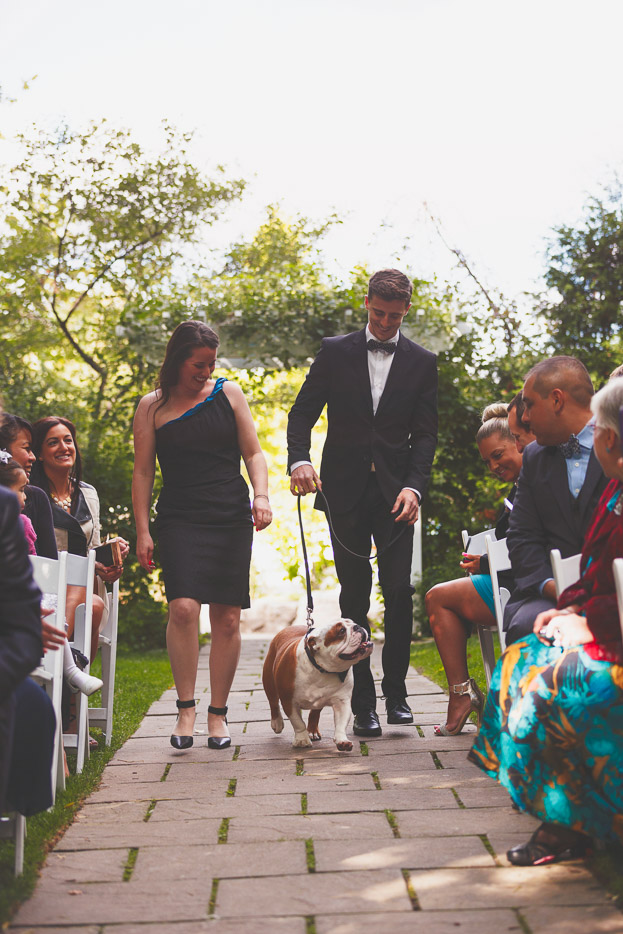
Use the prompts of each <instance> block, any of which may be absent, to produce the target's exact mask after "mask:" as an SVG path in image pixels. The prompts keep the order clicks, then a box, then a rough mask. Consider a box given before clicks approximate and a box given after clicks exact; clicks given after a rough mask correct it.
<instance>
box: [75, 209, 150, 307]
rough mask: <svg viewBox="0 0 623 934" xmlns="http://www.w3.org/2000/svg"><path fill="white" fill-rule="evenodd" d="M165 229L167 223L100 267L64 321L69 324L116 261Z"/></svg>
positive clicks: (125, 256)
mask: <svg viewBox="0 0 623 934" xmlns="http://www.w3.org/2000/svg"><path fill="white" fill-rule="evenodd" d="M165 230H166V225H165V226H164V227H163V228H162V229H161V230H157V231H156V232H155V233H154V234H152V235H151V236H149V237H146V238H145V239H144V240H140V241H139V242H138V243H135V244H134V246H131V247H128V249H127V250H126V251H125V252H124V253H120V254H119V255H118V256H113V258H112V259H111V260H110V261H109V262H108V263H106V265H105V266H103V267H102V268H101V269H100V271H99V272H98V274H97V275H96V276H95V278H94V279H92V280H91V282H90V283H89V285H88V286H87V287H86V289H85V290H84V292H82V294H81V295H79V296H78V298H77V299H76V301H75V302H74V303H73V305H72V306H71V308H70V309H69V311H68V312H67V314H66V315H65V318H64V323H65V324H67V322H68V321H69V319H70V318H71V316H72V315H73V313H74V312H75V311H77V309H78V308H79V307H80V305H81V304H82V302H83V301H84V299H85V298H86V297H87V295H88V294H89V293H90V292H91V291H92V290H93V289H94V288H95V286H96V285H97V283H98V282H100V281H101V279H103V278H104V276H105V275H106V273H107V272H109V271H110V269H111V268H112V267H113V266H114V264H115V263H117V262H121V260H124V259H127V258H128V256H131V254H132V253H134V252H135V251H136V250H139V249H140V248H141V247H144V246H147V244H148V243H153V242H155V241H156V240H157V239H158V238H159V237H161V236H162V234H163V233H164V232H165Z"/></svg>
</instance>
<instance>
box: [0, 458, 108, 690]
mask: <svg viewBox="0 0 623 934" xmlns="http://www.w3.org/2000/svg"><path fill="white" fill-rule="evenodd" d="M0 486H5V487H7V488H8V489H9V490H12V491H13V493H15V495H16V496H17V500H18V502H19V504H20V508H21V509H22V514H21V516H20V518H21V520H22V523H23V526H24V535H25V538H26V544H27V546H28V553H29V554H31V555H36V554H37V535H36V533H35V530H34V527H33V524H32V522H31V521H30V519H29V518H28V516H25V515H24V512H23V510H24V505H25V502H26V492H25V491H26V489H27V478H26V472H25V471H24V468H23V467H20V465H19V464H18V463H17V461H16V460H14V458H12V457H11V456H10V455H9V454H7V452H6V451H0ZM50 612H52V611H50ZM63 652H64V657H63V677H64V678H65V681H66V682H67V684H68V685H69V687H70V688H71V690H72V691H74V693H77V692H78V691H82V693H83V694H87V695H90V694H94V693H95V691H99V689H100V688H101V687H102V685H103V683H104V682H103V681H100V679H99V678H93V677H91V675H88V674H85V673H84V672H83V671H81V669H80V668H78V666H77V665H76V662H75V661H74V657H73V654H72V651H71V649H70V647H69V643H68V642H67V640H64V649H63Z"/></svg>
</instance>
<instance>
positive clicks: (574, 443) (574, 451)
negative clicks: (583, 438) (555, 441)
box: [558, 435, 582, 458]
mask: <svg viewBox="0 0 623 934" xmlns="http://www.w3.org/2000/svg"><path fill="white" fill-rule="evenodd" d="M558 450H559V451H560V453H561V454H562V456H563V457H566V458H569V457H579V456H580V454H581V453H582V448H581V446H580V442H579V441H578V437H577V435H571V437H570V438H569V440H568V441H563V443H562V444H559V445H558Z"/></svg>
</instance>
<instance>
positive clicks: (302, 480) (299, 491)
mask: <svg viewBox="0 0 623 934" xmlns="http://www.w3.org/2000/svg"><path fill="white" fill-rule="evenodd" d="M321 489H322V480H321V479H320V477H319V476H318V474H317V473H316V471H315V470H314V468H313V467H312V465H311V464H301V465H300V467H296V468H295V469H294V470H293V471H292V474H291V476H290V492H291V493H292V495H293V496H305V494H306V493H315V492H316V490H321Z"/></svg>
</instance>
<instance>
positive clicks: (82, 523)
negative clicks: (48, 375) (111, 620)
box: [31, 416, 129, 661]
mask: <svg viewBox="0 0 623 934" xmlns="http://www.w3.org/2000/svg"><path fill="white" fill-rule="evenodd" d="M32 431H33V435H32V437H33V451H34V454H35V456H36V458H37V460H36V463H35V464H34V466H33V468H32V474H31V477H32V480H33V482H34V483H35V484H36V485H37V486H40V487H41V488H42V489H43V490H45V492H46V493H47V495H48V496H49V498H50V503H51V506H52V518H53V521H54V530H55V533H56V543H57V547H58V550H59V551H69V552H70V553H71V554H74V555H86V554H87V551H88V550H89V549H90V548H96V547H97V546H98V545H99V544H100V504H99V499H98V496H97V492H96V490H95V488H94V487H92V486H91V485H90V484H88V483H85V482H84V481H83V480H82V458H81V456H80V450H79V448H78V444H77V441H76V429H75V426H74V425H73V423H72V422H70V421H69V420H68V419H66V418H60V417H58V416H48V417H46V418H40V419H39V421H37V422H35V424H34V425H33V426H32ZM128 550H129V549H128V546H127V543H126V544H124V546H123V551H124V556H125V554H127V552H128ZM122 571H123V567H104V566H103V565H102V564H100V563H99V562H98V563H96V565H95V574H96V578H98V579H99V581H101V582H108V583H111V582H113V581H116V580H117V579H118V578H119V577H120V576H121V573H122ZM96 584H97V581H96ZM98 590H99V595H98V594H97V593H96V595H95V596H94V598H93V630H92V638H91V656H92V657H91V661H92V660H93V658H94V657H95V653H96V652H97V645H98V638H99V628H100V624H101V621H102V618H103V614H104V609H105V603H104V600H105V598H106V594H105V588H104V584H103V583H101V584H100V585H98ZM84 599H85V595H84V588H83V587H68V588H67V611H66V612H67V626H68V636H69V638H70V639H71V637H72V635H73V628H74V616H75V612H76V608H77V607H78V605H79V604H80V603H84Z"/></svg>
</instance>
